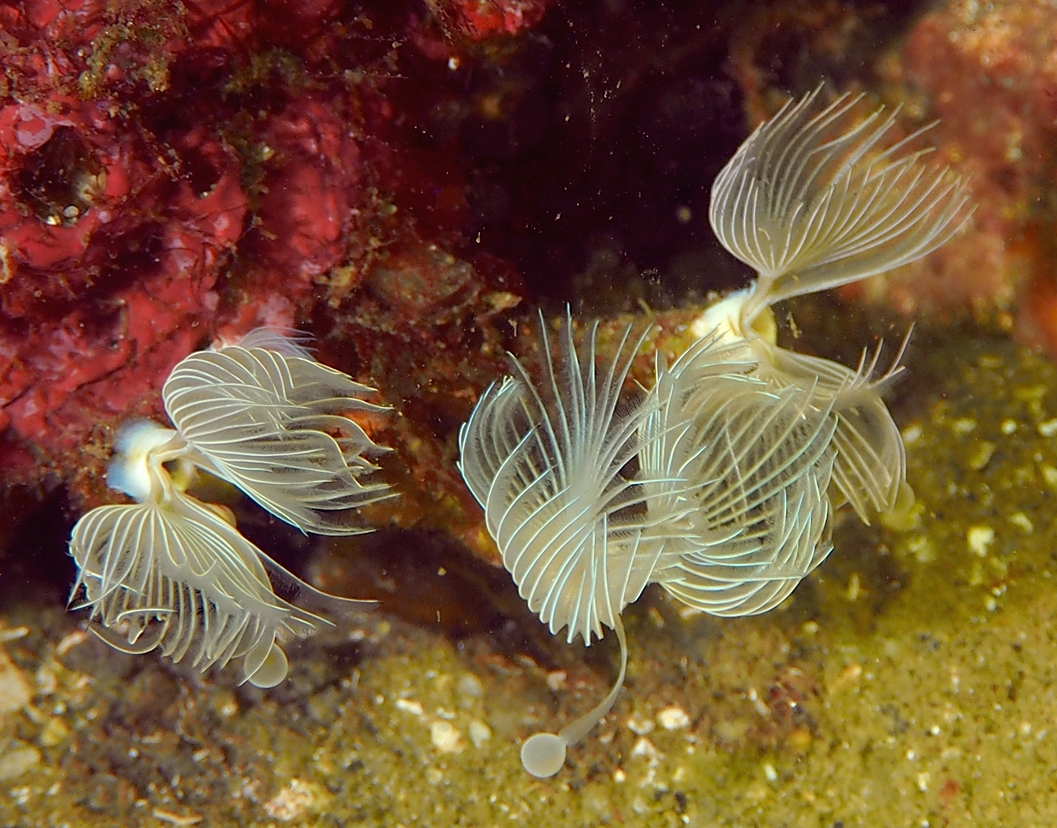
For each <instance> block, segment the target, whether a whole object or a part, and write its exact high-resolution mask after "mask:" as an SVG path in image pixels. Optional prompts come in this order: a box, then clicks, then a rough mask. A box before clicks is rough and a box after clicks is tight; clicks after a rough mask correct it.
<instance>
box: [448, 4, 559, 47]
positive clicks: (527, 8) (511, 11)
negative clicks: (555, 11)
mask: <svg viewBox="0 0 1057 828" xmlns="http://www.w3.org/2000/svg"><path fill="white" fill-rule="evenodd" d="M551 2H552V0H432V1H431V2H430V3H429V6H430V7H431V9H432V11H433V12H434V14H435V15H436V17H437V18H438V19H439V20H440V21H442V22H443V23H444V24H446V28H448V29H449V30H453V31H454V32H458V33H459V34H462V35H463V36H464V37H468V38H469V39H471V40H482V39H484V38H488V37H493V36H495V35H499V34H508V35H512V34H517V33H518V32H519V31H521V30H522V29H527V28H529V27H531V26H534V25H536V24H537V23H539V22H540V20H541V19H542V18H543V14H544V12H545V11H546V10H547V6H548V5H550V3H551Z"/></svg>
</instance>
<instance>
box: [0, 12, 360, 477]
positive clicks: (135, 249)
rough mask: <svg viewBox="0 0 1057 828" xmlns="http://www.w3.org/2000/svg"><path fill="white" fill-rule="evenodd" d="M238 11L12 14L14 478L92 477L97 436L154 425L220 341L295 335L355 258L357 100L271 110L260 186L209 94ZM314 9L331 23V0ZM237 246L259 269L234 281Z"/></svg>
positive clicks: (5, 381)
mask: <svg viewBox="0 0 1057 828" xmlns="http://www.w3.org/2000/svg"><path fill="white" fill-rule="evenodd" d="M207 5H208V4H207ZM273 5H274V4H273ZM224 6H225V8H224V9H223V10H221V12H222V13H220V12H218V13H217V14H215V15H214V14H213V12H214V11H216V10H213V9H206V10H204V11H203V10H201V9H199V16H197V17H196V16H194V15H185V14H183V13H178V12H174V11H172V9H171V7H170V9H169V11H168V12H166V11H159V9H164V7H155V6H153V5H152V4H148V3H140V4H131V3H130V4H128V8H127V9H126V12H128V14H129V15H135V14H141V15H143V16H142V18H135V17H126V18H121V19H119V18H116V17H114V16H113V13H112V12H110V11H108V4H107V3H104V2H101V1H97V2H89V0H82V1H81V2H78V0H70V1H69V2H62V3H56V2H29V3H25V4H22V5H21V6H20V7H18V8H12V7H8V8H6V9H0V29H2V30H3V31H4V32H6V34H4V35H0V52H2V54H3V65H4V69H5V77H4V79H3V81H2V85H0V285H2V293H0V433H2V436H0V461H3V462H2V468H3V470H4V471H3V473H2V475H0V477H2V479H0V482H8V483H9V482H12V481H22V482H25V481H27V480H33V479H36V478H38V477H40V476H41V475H45V474H47V473H48V471H49V467H55V468H56V469H57V470H58V471H59V472H60V473H64V469H68V468H70V467H71V466H77V465H81V466H83V465H84V463H85V461H84V459H83V457H80V456H79V454H80V452H81V449H82V447H83V444H84V443H85V441H86V440H87V439H89V437H90V436H91V434H92V431H93V428H95V427H97V426H110V425H113V424H114V423H116V422H117V421H118V420H120V419H123V418H125V417H127V416H129V415H130V414H149V413H151V412H153V410H154V409H155V407H156V405H157V394H156V391H157V389H158V388H159V387H160V385H161V382H162V381H163V380H164V378H165V376H166V375H167V373H168V371H169V370H170V368H171V367H172V366H173V365H174V364H175V363H176V362H178V361H179V360H180V359H182V358H183V357H185V356H186V355H187V354H188V353H190V352H191V351H192V350H194V349H195V348H197V347H200V346H201V345H202V344H203V343H204V342H206V341H208V340H209V339H210V338H211V337H212V336H213V335H214V334H216V333H218V332H223V333H226V334H227V335H238V334H240V333H243V332H245V331H246V330H248V329H249V328H251V327H254V326H255V325H258V324H262V323H266V324H276V325H292V324H293V323H294V322H295V321H296V319H297V317H298V315H299V314H303V313H304V312H305V310H306V308H307V306H308V304H309V303H310V302H311V296H312V292H313V289H314V282H313V280H314V279H315V278H317V277H318V276H320V274H323V273H325V272H326V271H327V270H329V269H330V268H332V267H333V266H334V265H336V264H338V263H339V262H340V261H341V260H342V259H343V257H344V255H345V249H346V241H345V239H346V237H347V235H348V234H349V233H350V231H351V230H352V229H353V223H354V221H355V218H356V216H358V215H359V209H358V208H359V202H360V197H359V193H360V189H361V187H360V182H361V164H360V158H359V149H358V146H357V144H356V142H355V141H354V140H353V139H352V138H351V137H350V134H349V133H350V130H349V127H348V124H346V123H344V122H343V121H342V118H343V116H344V114H345V113H343V112H342V104H341V100H340V95H339V96H337V97H338V98H339V100H336V101H332V100H328V99H325V98H323V97H321V96H318V97H313V96H312V95H311V94H303V95H302V97H301V98H300V99H298V100H295V101H291V102H290V103H289V104H288V105H286V106H285V107H278V108H273V109H272V110H271V111H264V112H255V113H254V121H253V122H252V124H251V126H250V128H249V129H250V133H251V134H250V136H249V141H251V142H252V146H254V147H260V148H261V152H262V153H265V152H266V156H265V157H262V158H259V159H256V160H257V161H258V162H259V163H258V170H259V177H260V180H259V181H258V182H257V183H256V187H255V189H254V190H252V191H251V190H250V189H249V188H248V187H247V184H246V181H245V170H246V165H245V159H244V158H243V157H242V155H240V153H239V152H236V149H235V147H234V146H233V142H232V141H230V140H229V139H228V135H227V133H226V132H225V128H224V127H225V122H224V119H225V118H231V117H233V111H226V110H225V109H224V103H225V101H224V100H223V96H222V95H221V94H220V93H219V92H218V91H216V90H213V89H209V88H208V81H209V80H210V76H209V73H210V72H211V71H214V70H219V71H220V72H222V73H223V72H226V73H227V74H228V75H230V71H229V70H227V68H226V66H225V64H226V62H227V61H228V60H229V59H230V55H227V54H226V53H224V52H221V51H219V48H220V47H221V46H230V47H232V48H235V45H236V44H240V43H241V42H242V41H243V39H244V38H247V37H249V35H250V33H251V32H252V26H253V25H255V24H256V23H257V21H256V20H255V19H254V18H253V16H252V15H251V16H250V17H245V15H244V14H243V11H242V10H243V8H244V6H246V7H253V8H256V5H255V4H237V3H236V4H232V3H226V4H224ZM310 6H311V8H305V9H303V10H302V12H303V13H302V14H301V15H300V16H303V17H306V19H310V22H311V23H313V25H315V26H317V28H318V26H319V25H320V24H321V23H322V22H325V20H326V18H327V15H328V14H330V11H332V6H333V4H330V3H315V4H310ZM129 9H132V10H133V11H129ZM229 12H230V13H229ZM155 13H157V14H156V15H155ZM255 13H256V12H255ZM240 15H242V17H240ZM133 24H135V26H137V27H138V28H135V30H134V26H133ZM308 28H311V26H309V27H308ZM196 33H197V34H196ZM304 33H305V30H304V29H302V30H301V34H304ZM188 72H190V73H191V76H192V78H193V80H190V81H188V80H186V78H185V79H183V80H181V78H182V76H184V74H185V73H188ZM196 80H203V82H204V85H205V87H206V88H204V89H194V88H193V85H194V82H195V81H196ZM181 83H183V84H184V87H181V86H180V84H181ZM184 106H186V107H189V108H190V111H188V112H181V111H180V108H181V107H184ZM196 107H198V108H202V109H208V110H209V111H208V112H204V113H201V114H208V115H211V116H212V117H211V118H210V117H201V118H199V117H196V115H197V114H200V113H196V112H195V108H196ZM236 247H238V248H239V250H240V252H244V253H245V257H244V258H245V259H246V261H247V262H249V263H250V266H251V267H252V268H253V274H252V277H246V276H245V275H244V274H242V275H241V276H239V275H237V276H236V278H235V280H234V282H233V283H232V282H230V280H229V279H228V277H227V275H226V274H227V270H228V269H229V267H230V264H231V262H232V260H233V256H232V254H233V253H234V251H235V249H236ZM244 270H245V268H244ZM232 285H234V287H233V286H232Z"/></svg>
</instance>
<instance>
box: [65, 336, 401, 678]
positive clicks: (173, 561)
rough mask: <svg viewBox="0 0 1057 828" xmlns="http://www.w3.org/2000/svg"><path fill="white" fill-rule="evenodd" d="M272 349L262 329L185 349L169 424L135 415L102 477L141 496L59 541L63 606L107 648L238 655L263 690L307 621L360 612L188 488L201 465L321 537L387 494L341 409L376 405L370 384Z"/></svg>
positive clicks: (203, 663) (84, 521)
mask: <svg viewBox="0 0 1057 828" xmlns="http://www.w3.org/2000/svg"><path fill="white" fill-rule="evenodd" d="M284 342H286V340H285V339H284V337H283V335H282V334H281V333H279V332H276V331H272V330H267V331H263V332H260V333H251V334H250V335H249V336H248V337H247V339H246V340H244V341H243V343H242V344H235V345H229V346H225V347H222V348H220V349H218V350H216V351H207V352H199V353H194V354H191V355H190V356H188V357H187V358H186V359H184V360H182V361H181V362H180V363H179V364H177V366H176V367H175V368H174V369H173V371H172V373H171V374H170V376H169V379H168V380H167V381H166V383H165V387H164V389H163V392H162V396H163V399H164V401H165V405H166V410H167V411H168V413H169V415H170V417H171V418H172V421H173V424H174V425H175V428H174V429H170V428H165V427H163V426H161V425H159V424H157V423H154V422H151V421H149V420H139V421H134V422H132V423H129V424H127V425H125V426H124V427H123V428H122V429H121V431H120V432H119V434H118V437H117V440H116V442H115V450H116V453H115V457H114V459H113V460H112V461H111V464H110V467H109V470H108V474H107V482H108V483H109V485H110V486H111V487H112V488H114V489H117V490H119V491H122V492H124V493H125V494H127V495H129V496H130V497H132V498H133V499H134V500H136V501H137V502H136V503H133V504H127V505H110V506H100V507H98V508H96V509H92V510H91V511H90V512H88V513H87V514H86V515H84V516H83V517H82V518H81V519H80V520H79V521H78V522H77V524H76V525H75V526H74V529H73V533H72V535H71V538H70V554H71V555H72V556H73V558H74V560H75V562H76V563H77V566H78V575H77V581H76V583H75V584H74V587H73V591H72V593H71V604H72V606H73V607H74V608H78V609H80V608H86V609H88V610H89V612H90V619H91V621H92V622H93V624H92V629H93V631H95V632H96V633H97V634H98V635H99V636H100V637H101V638H103V639H104V640H105V641H107V642H108V643H109V644H111V645H112V646H114V647H116V648H117V649H119V650H122V651H123V652H128V653H147V652H150V651H151V650H154V649H158V650H160V651H161V653H162V655H164V656H166V657H168V658H171V659H172V660H173V661H174V662H181V661H185V660H186V661H187V662H188V663H189V664H191V666H193V667H195V668H196V669H199V670H205V669H207V668H209V667H211V666H213V665H217V666H221V667H222V666H224V665H226V664H227V663H228V662H230V661H233V660H236V659H240V660H241V664H242V673H243V680H244V681H248V682H250V683H251V684H254V685H256V686H258V687H273V686H275V685H276V684H279V683H280V682H281V681H283V679H285V678H286V674H287V670H288V662H287V658H286V655H285V653H284V652H283V650H282V648H281V646H280V644H281V643H282V642H284V641H287V640H289V639H291V638H304V637H306V636H308V635H311V634H312V633H313V632H315V631H316V630H317V629H318V628H319V627H320V626H323V625H328V624H330V623H331V622H330V621H328V620H326V618H325V616H324V615H323V614H318V613H326V614H330V613H342V612H344V611H345V610H346V609H347V608H348V607H350V606H353V605H358V604H363V603H370V602H361V601H354V600H348V599H342V598H337V597H334V596H330V595H326V594H325V593H322V592H319V591H318V590H316V589H314V588H313V587H311V586H310V585H309V584H307V583H305V582H304V581H302V580H300V579H299V578H297V577H296V576H294V575H293V574H292V573H290V572H288V571H287V570H286V569H284V568H283V567H281V566H279V565H278V564H277V563H275V562H274V561H273V560H271V558H269V557H268V555H267V554H266V553H265V552H263V551H262V550H261V549H260V548H259V547H257V546H256V545H254V544H253V543H251V542H250V541H248V540H246V539H245V538H244V537H243V536H242V535H241V534H240V533H239V531H238V530H237V529H236V528H235V526H234V523H233V519H232V517H231V515H230V513H229V512H228V511H227V510H226V509H224V508H223V507H220V506H213V505H211V504H208V503H204V502H202V501H200V500H198V499H197V498H195V497H193V496H192V495H190V494H188V493H187V489H188V487H189V486H191V485H192V483H193V481H194V478H195V476H196V474H197V473H198V471H200V470H204V471H208V472H210V473H212V474H215V475H216V476H218V477H221V478H223V479H225V480H227V481H229V482H230V483H233V484H234V485H236V486H238V487H239V488H241V489H242V490H243V491H245V492H246V493H247V494H248V495H249V496H250V497H252V498H253V499H254V500H256V501H257V503H259V504H260V505H261V506H263V507H264V508H266V509H267V510H268V511H270V512H271V513H272V514H274V515H276V516H277V517H280V518H282V519H283V520H286V521H288V522H289V523H291V524H293V525H294V526H297V527H298V528H300V529H302V530H303V531H311V532H316V533H325V534H351V533H356V532H362V531H366V530H365V528H364V527H363V526H362V525H361V524H359V523H357V522H355V521H354V520H350V518H349V510H350V509H351V508H352V507H356V506H362V505H364V504H366V503H370V502H372V501H374V500H378V499H380V498H382V497H387V496H389V492H388V487H386V486H385V485H382V484H377V483H371V482H369V481H367V480H366V478H367V477H368V476H369V475H370V473H371V472H372V471H373V470H374V469H375V467H374V466H373V465H372V463H371V462H370V461H369V459H367V458H369V457H371V456H374V455H377V454H379V453H381V452H383V451H385V449H383V448H381V447H380V446H377V445H375V444H374V442H372V441H371V440H370V438H368V437H367V435H366V433H365V432H364V430H363V428H362V426H360V425H359V424H358V423H356V422H355V421H354V420H352V419H350V418H349V417H348V416H346V414H347V412H369V413H374V412H380V411H384V410H385V408H384V407H383V406H379V405H375V404H373V403H369V402H367V401H366V400H365V399H364V397H365V396H367V395H368V394H370V393H372V389H370V388H368V387H367V386H363V385H360V384H359V383H356V382H353V380H352V379H351V378H350V377H348V376H346V375H345V374H343V373H341V372H339V371H335V370H334V369H332V368H328V367H326V366H324V365H321V364H319V363H318V362H315V361H314V360H313V359H312V358H311V356H310V355H309V352H308V351H307V350H306V349H305V348H304V347H303V346H302V345H301V344H299V343H298V342H297V341H296V340H291V341H289V342H286V345H283V343H284ZM246 343H260V345H256V344H254V345H253V346H252V347H248V346H247V344H246ZM261 345H267V346H269V347H261ZM276 586H279V587H280V591H281V592H282V594H283V595H285V596H286V598H280V597H279V596H278V595H277V594H276ZM294 601H297V602H298V603H297V604H295V603H294Z"/></svg>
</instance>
